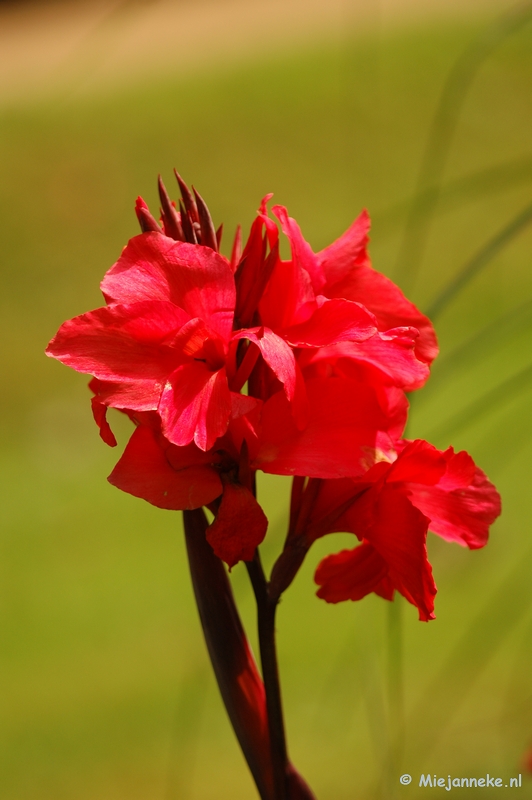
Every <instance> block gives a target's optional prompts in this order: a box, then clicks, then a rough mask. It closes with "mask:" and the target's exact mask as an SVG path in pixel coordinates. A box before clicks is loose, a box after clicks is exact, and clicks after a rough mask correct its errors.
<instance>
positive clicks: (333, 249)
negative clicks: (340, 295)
mask: <svg viewBox="0 0 532 800" xmlns="http://www.w3.org/2000/svg"><path fill="white" fill-rule="evenodd" d="M369 228H370V220H369V215H368V212H367V211H366V210H365V209H364V211H362V213H361V214H360V215H359V216H358V217H357V218H356V220H355V221H354V222H353V224H352V225H351V226H350V227H349V228H348V229H347V231H346V232H345V233H344V234H342V236H340V238H339V239H337V240H336V241H335V242H333V243H332V244H330V245H329V246H328V247H326V248H325V249H324V250H321V251H320V252H319V253H316V260H317V262H318V264H319V265H320V267H321V269H322V271H323V275H324V277H325V280H326V282H327V285H328V286H333V285H334V284H335V283H337V282H338V281H340V280H342V278H345V277H346V276H347V275H349V274H350V273H351V271H352V270H353V269H354V268H356V267H370V266H371V263H370V260H369V256H368V254H367V251H366V247H367V244H368V242H369V237H368V232H369Z"/></svg>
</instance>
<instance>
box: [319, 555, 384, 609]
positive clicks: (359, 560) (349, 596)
mask: <svg viewBox="0 0 532 800" xmlns="http://www.w3.org/2000/svg"><path fill="white" fill-rule="evenodd" d="M387 575H388V567H387V565H386V562H385V561H384V559H383V558H382V557H381V556H380V555H379V554H378V553H377V551H376V550H375V549H374V548H373V547H372V546H371V545H370V544H368V543H367V542H364V543H363V544H361V545H360V546H359V547H355V549H354V550H342V551H341V552H340V553H335V554H334V555H331V556H327V557H326V558H324V559H323V561H321V562H320V564H318V568H317V570H316V574H315V575H314V580H315V581H316V583H317V584H318V585H319V586H320V589H318V591H317V592H316V594H317V595H318V597H321V598H322V600H326V601H327V602H328V603H340V602H342V601H343V600H361V599H362V598H363V597H365V596H366V595H367V594H369V593H370V592H374V591H375V590H376V588H377V587H378V586H379V584H380V582H381V581H382V580H383V579H384V578H386V576H387Z"/></svg>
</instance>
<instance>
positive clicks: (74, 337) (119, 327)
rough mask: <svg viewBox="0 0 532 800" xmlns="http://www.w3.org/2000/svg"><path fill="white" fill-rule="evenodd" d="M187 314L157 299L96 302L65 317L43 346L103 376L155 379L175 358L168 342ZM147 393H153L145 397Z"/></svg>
mask: <svg viewBox="0 0 532 800" xmlns="http://www.w3.org/2000/svg"><path fill="white" fill-rule="evenodd" d="M188 319H189V316H188V314H187V313H186V312H185V311H182V310H181V309H179V308H177V307H176V306H174V305H172V304H171V303H163V302H142V303H133V304H132V305H113V306H109V307H106V308H98V309H96V310H95V311H89V312H88V313H87V314H82V315H81V316H79V317H75V318H74V319H71V320H68V321H67V322H65V323H64V324H63V325H62V326H61V327H60V329H59V331H58V333H57V335H56V336H55V337H54V338H53V339H52V341H51V342H50V344H49V345H48V348H47V350H46V352H47V355H49V356H53V357H54V358H57V359H58V360H59V361H61V362H62V363H63V364H66V365H67V366H69V367H73V368H74V369H76V370H78V372H87V373H89V374H92V375H95V376H96V377H97V378H100V379H101V380H104V381H114V382H116V381H118V382H122V381H136V380H140V381H148V382H150V381H155V382H160V381H164V380H165V379H166V376H167V375H168V374H169V373H170V372H171V371H172V370H173V369H175V367H176V364H178V363H179V355H178V353H176V351H175V350H174V349H173V348H172V347H170V346H169V344H168V342H169V340H170V341H171V339H172V337H173V335H174V334H175V333H176V332H177V331H179V330H180V328H181V327H182V326H183V325H184V324H185V323H186V322H187V321H188ZM147 385H148V386H149V385H151V386H153V384H150V383H148V384H147ZM152 391H153V390H152ZM159 391H160V389H159ZM156 393H157V392H155V394H156ZM150 399H151V400H153V395H152V396H151V397H150V398H145V402H148V401H149V400H150Z"/></svg>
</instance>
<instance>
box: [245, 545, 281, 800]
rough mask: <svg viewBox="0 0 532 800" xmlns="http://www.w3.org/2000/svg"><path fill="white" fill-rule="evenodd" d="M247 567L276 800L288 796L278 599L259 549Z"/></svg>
mask: <svg viewBox="0 0 532 800" xmlns="http://www.w3.org/2000/svg"><path fill="white" fill-rule="evenodd" d="M246 567H247V570H248V573H249V577H250V580H251V584H252V586H253V591H254V593H255V599H256V601H257V619H258V632H259V647H260V658H261V665H262V679H263V681H264V688H265V690H266V707H267V709H268V724H269V734H270V751H271V760H272V766H273V777H274V786H275V800H288V785H287V781H288V754H287V749H286V735H285V729H284V718H283V705H282V699H281V685H280V681H279V670H278V666H277V649H276V645H275V614H276V611H277V603H278V599H272V598H271V597H270V596H269V594H268V583H267V581H266V576H265V575H264V570H263V568H262V564H261V561H260V556H259V552H258V550H257V551H256V553H255V558H254V559H253V561H247V562H246Z"/></svg>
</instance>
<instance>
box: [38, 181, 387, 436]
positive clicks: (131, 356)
mask: <svg viewBox="0 0 532 800" xmlns="http://www.w3.org/2000/svg"><path fill="white" fill-rule="evenodd" d="M161 185H162V184H161ZM163 189H164V187H163ZM163 189H162V190H161V199H162V201H163V206H164V210H163V222H164V231H163V230H161V229H160V228H159V227H158V225H157V223H156V222H155V221H154V220H153V218H151V217H150V215H149V212H148V210H147V207H146V205H145V204H144V203H143V201H141V200H139V201H138V203H137V213H138V216H139V219H140V221H141V226H142V227H143V229H144V232H143V233H142V234H140V235H139V236H137V237H135V238H133V239H132V240H131V241H130V242H129V243H128V245H127V246H126V247H125V249H124V251H123V253H122V255H121V257H120V258H119V260H118V261H117V262H116V264H115V265H114V266H113V267H111V269H110V270H109V271H108V272H107V274H106V275H105V277H104V279H103V281H102V284H101V288H102V292H103V295H104V298H105V300H106V302H107V306H105V307H103V308H99V309H96V310H95V311H90V312H88V313H86V314H82V315H81V316H79V317H76V318H74V319H72V320H69V321H68V322H65V323H64V324H63V325H62V326H61V328H60V329H59V331H58V333H57V334H56V336H55V337H54V338H53V339H52V341H51V342H50V344H49V345H48V348H47V354H48V355H49V356H53V357H54V358H57V359H58V360H59V361H61V362H62V363H64V364H66V365H68V366H71V367H73V368H74V369H76V370H78V371H79V372H85V373H88V374H90V375H93V376H94V377H95V378H96V379H97V380H98V381H99V396H98V399H97V401H95V403H93V407H94V409H95V412H96V413H97V414H98V415H99V421H100V422H101V415H102V414H103V411H102V407H114V408H118V409H122V410H124V409H129V410H131V411H137V412H146V411H156V412H157V414H158V416H159V418H160V420H161V425H162V433H163V435H164V436H165V437H166V438H167V439H168V441H170V442H171V443H172V444H175V445H177V446H186V445H188V444H190V443H191V442H194V443H195V444H196V445H197V446H198V447H199V448H200V449H201V450H204V451H207V450H209V449H210V448H211V447H212V446H213V444H214V442H215V441H216V439H217V438H219V437H221V436H223V435H224V434H225V432H226V431H227V428H228V425H229V421H230V419H231V417H232V415H234V413H235V409H237V413H238V410H239V409H240V408H241V406H242V402H243V401H242V396H241V394H240V390H241V388H242V387H243V385H244V384H245V383H246V382H247V381H248V379H249V378H250V375H251V372H252V371H253V369H254V368H255V366H256V365H257V361H260V363H259V365H258V367H257V373H258V371H259V370H260V369H261V367H262V373H263V375H266V376H267V380H266V381H263V382H262V384H261V387H260V390H259V392H258V393H257V392H255V394H256V396H257V397H258V398H260V399H267V395H268V394H269V393H275V392H276V391H277V390H278V388H279V387H281V388H282V389H283V391H284V393H285V395H286V397H287V400H288V401H289V403H290V404H291V411H292V413H293V414H294V417H295V419H296V424H297V426H298V427H299V428H302V427H304V425H305V414H306V401H305V391H304V385H303V381H302V377H301V371H300V368H299V366H298V364H297V361H296V355H295V352H294V351H295V350H297V349H301V348H303V349H305V348H306V349H310V350H315V349H317V348H320V347H323V346H330V345H336V344H339V343H341V342H353V343H359V344H360V343H363V342H364V341H366V340H368V339H370V338H371V337H372V336H374V335H375V333H376V330H377V329H376V324H375V319H374V317H373V315H372V314H371V313H370V312H369V311H368V310H367V309H365V308H364V307H363V306H362V305H361V304H360V303H358V302H355V301H351V300H348V299H344V298H334V299H327V298H325V297H322V296H319V297H316V296H314V294H313V292H312V290H311V288H310V287H308V289H309V291H308V292H307V294H306V296H305V298H304V299H302V298H301V297H298V298H297V302H296V306H297V309H296V311H295V312H294V313H292V314H291V319H290V324H288V325H287V324H284V322H285V321H286V319H287V317H288V316H290V315H289V314H288V312H287V311H286V309H287V308H292V306H293V305H294V296H293V295H292V293H291V292H287V293H286V294H285V295H281V296H280V298H279V300H278V302H277V305H278V307H279V309H281V318H280V319H276V318H273V317H272V319H271V323H272V325H273V328H272V327H271V326H269V325H268V320H264V319H262V318H261V316H260V315H258V314H257V313H256V312H257V306H258V305H259V303H260V300H261V292H263V290H264V287H265V284H268V283H269V282H270V277H271V276H272V270H273V271H274V272H275V268H276V267H277V265H278V264H279V263H280V262H279V259H278V255H277V238H278V232H277V228H276V227H275V226H274V228H275V230H274V229H273V228H272V224H273V223H271V221H270V220H268V221H266V220H267V217H266V214H265V201H263V203H262V206H261V210H260V212H259V217H258V220H257V224H255V226H254V227H253V228H252V233H251V236H250V241H249V242H248V245H247V246H246V248H245V249H244V253H243V255H242V258H241V259H240V260H239V261H238V263H236V262H237V256H235V255H234V258H233V259H232V260H231V261H229V260H228V259H226V258H225V257H224V256H222V255H220V253H218V252H217V250H216V249H215V247H216V246H217V238H216V237H215V235H214V234H213V233H212V231H213V230H214V228H213V226H212V223H211V224H207V223H206V222H205V216H206V215H208V212H207V211H206V207H205V206H204V204H203V201H201V203H200V200H201V198H200V196H199V195H197V193H196V205H195V206H194V207H193V210H194V209H195V214H196V216H198V219H199V220H200V221H199V222H192V221H191V220H190V218H189V220H188V223H187V225H185V223H184V220H185V219H186V218H188V217H187V215H185V209H184V208H183V207H182V211H181V212H180V215H179V217H178V216H177V212H176V211H175V209H173V212H174V214H173V216H172V212H171V211H169V209H172V208H173V207H172V206H169V205H168V202H167V201H166V195H165V190H164V191H163ZM182 191H183V194H184V197H185V198H188V199H186V202H185V205H188V206H190V207H191V208H192V206H191V203H192V199H191V196H190V193H188V194H187V192H188V190H186V191H184V190H183V189H182ZM200 209H203V211H202V213H200ZM208 219H209V220H210V217H208ZM169 220H170V222H171V224H170V222H169ZM202 222H203V225H202ZM178 225H179V226H180V228H179V229H178V227H177V226H178ZM194 225H196V226H197V229H198V234H196V233H194V231H195V230H196V228H195V227H194ZM187 226H188V227H187ZM262 226H265V227H266V230H267V235H266V236H265V237H264V239H261V236H260V233H261V229H262ZM185 229H187V230H189V234H190V236H189V238H190V237H191V238H192V240H193V241H192V242H191V241H182V240H180V239H175V238H171V237H170V236H167V235H166V232H173V234H174V235H175V236H177V235H180V234H181V233H183V231H184V230H185ZM199 231H206V233H205V234H204V235H203V239H202V241H203V240H205V241H209V245H208V246H207V245H204V244H198V243H196V239H197V235H199ZM209 233H210V235H209ZM183 235H184V234H183ZM259 239H261V241H262V242H263V245H262V246H261V247H262V249H261V251H260V253H258V250H257V245H256V243H257V242H258V240H259ZM266 240H268V241H269V243H270V246H271V250H270V253H269V256H268V258H267V259H265V258H264V245H265V244H266ZM299 288H301V287H299ZM237 289H238V292H237ZM283 309H284V310H283ZM235 310H236V312H237V313H236V316H235ZM292 310H293V309H292ZM241 318H244V319H246V320H247V322H248V323H257V324H253V325H252V326H251V327H245V328H239V327H235V325H236V326H238V325H240V324H241V321H240V319H241ZM240 342H243V343H244V349H242V347H239V344H240ZM241 356H245V357H243V358H240V357H241ZM256 387H257V381H255V384H254V388H255V389H256ZM252 393H253V392H252ZM246 403H247V407H248V409H250V410H251V408H253V407H254V405H256V402H255V400H254V399H253V398H252V397H248V398H247V400H246Z"/></svg>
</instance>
